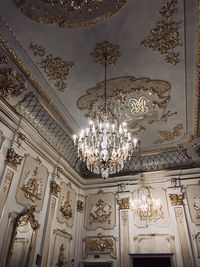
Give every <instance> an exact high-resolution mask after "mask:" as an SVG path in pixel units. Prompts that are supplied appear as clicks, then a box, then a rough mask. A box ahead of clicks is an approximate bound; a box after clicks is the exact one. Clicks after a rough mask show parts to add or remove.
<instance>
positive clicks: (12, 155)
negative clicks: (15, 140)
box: [5, 148, 24, 168]
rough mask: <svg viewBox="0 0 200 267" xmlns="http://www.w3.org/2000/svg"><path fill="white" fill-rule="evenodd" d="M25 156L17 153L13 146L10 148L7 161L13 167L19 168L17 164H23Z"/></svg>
mask: <svg viewBox="0 0 200 267" xmlns="http://www.w3.org/2000/svg"><path fill="white" fill-rule="evenodd" d="M23 158H24V157H23V156H20V155H19V154H17V153H16V152H15V150H14V149H13V148H9V149H8V152H7V155H6V160H5V162H6V163H7V164H9V165H10V166H11V167H14V168H17V166H18V165H20V164H21V162H22V160H23Z"/></svg>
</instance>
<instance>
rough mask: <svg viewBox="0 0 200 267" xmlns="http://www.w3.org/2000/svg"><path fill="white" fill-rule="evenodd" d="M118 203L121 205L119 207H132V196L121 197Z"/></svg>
mask: <svg viewBox="0 0 200 267" xmlns="http://www.w3.org/2000/svg"><path fill="white" fill-rule="evenodd" d="M117 204H118V205H119V209H120V210H121V209H130V198H129V197H126V198H119V199H118V200H117Z"/></svg>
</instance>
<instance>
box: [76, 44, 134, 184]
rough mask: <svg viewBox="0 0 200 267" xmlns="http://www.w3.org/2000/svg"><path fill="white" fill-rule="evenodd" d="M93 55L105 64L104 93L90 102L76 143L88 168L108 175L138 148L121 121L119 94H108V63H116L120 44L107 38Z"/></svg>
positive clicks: (79, 154)
mask: <svg viewBox="0 0 200 267" xmlns="http://www.w3.org/2000/svg"><path fill="white" fill-rule="evenodd" d="M91 55H92V56H93V58H94V62H96V63H99V64H103V65H104V67H105V80H104V87H103V88H102V90H103V95H102V96H101V97H99V101H97V102H95V103H93V105H92V106H91V110H90V114H89V117H90V125H89V126H88V128H86V130H82V131H81V133H80V135H79V138H78V139H77V137H76V136H74V143H75V144H76V145H77V149H78V156H79V157H80V158H81V159H82V160H83V161H84V162H85V163H86V166H87V168H88V169H89V170H90V171H91V172H93V173H97V174H101V176H102V177H103V178H104V179H106V178H108V176H109V175H110V174H115V173H116V172H119V171H121V170H122V169H123V167H124V164H125V162H126V161H127V160H128V159H129V157H130V156H131V155H132V153H133V151H134V150H135V148H136V145H137V140H136V139H134V138H132V137H131V133H130V132H129V131H128V129H127V128H126V125H125V123H123V122H121V121H120V114H121V102H120V101H119V99H120V98H118V99H117V98H110V97H109V96H107V66H108V65H114V64H115V63H116V61H117V58H118V57H119V56H120V52H119V46H117V45H113V44H110V43H109V42H107V41H105V42H103V43H98V44H96V47H95V50H94V52H92V53H91ZM122 99H123V98H122Z"/></svg>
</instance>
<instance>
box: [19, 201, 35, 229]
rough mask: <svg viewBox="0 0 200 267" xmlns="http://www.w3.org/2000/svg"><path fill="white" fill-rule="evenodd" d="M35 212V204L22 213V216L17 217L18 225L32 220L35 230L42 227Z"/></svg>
mask: <svg viewBox="0 0 200 267" xmlns="http://www.w3.org/2000/svg"><path fill="white" fill-rule="evenodd" d="M34 212H35V206H31V207H30V208H29V209H27V210H26V211H24V213H23V214H20V217H19V218H18V219H17V225H18V226H24V225H26V224H27V223H28V222H30V224H31V228H32V229H33V230H36V229H38V228H39V227H40V224H39V223H38V221H37V220H36V219H35V216H34Z"/></svg>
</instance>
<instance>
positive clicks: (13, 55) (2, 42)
mask: <svg viewBox="0 0 200 267" xmlns="http://www.w3.org/2000/svg"><path fill="white" fill-rule="evenodd" d="M0 21H2V22H3V23H4V24H5V25H6V26H7V27H8V28H9V31H10V32H11V34H12V35H14V33H13V32H12V30H11V29H10V27H9V26H8V25H7V24H6V23H5V21H4V20H3V19H2V18H0ZM14 36H15V35H14ZM0 45H2V47H3V48H4V49H5V51H6V52H7V53H8V54H9V55H10V57H11V58H12V60H13V61H14V62H15V64H16V65H17V66H18V67H19V69H20V70H21V71H22V72H23V74H24V75H25V76H27V77H28V78H29V81H30V82H31V84H32V85H33V87H34V88H35V89H36V91H37V92H38V93H39V94H40V96H41V97H42V98H43V99H45V101H46V103H47V104H48V105H49V106H50V107H51V108H52V110H53V111H54V113H55V114H56V115H57V116H59V118H60V120H61V121H62V122H63V124H64V125H65V127H66V128H67V130H68V131H69V132H70V133H73V130H72V128H71V127H70V126H69V121H68V120H66V119H65V118H64V116H63V114H61V112H60V111H59V110H58V108H57V107H56V106H55V105H54V103H53V102H52V99H51V98H50V97H49V95H48V94H47V93H46V92H45V91H44V89H43V88H42V86H41V85H40V84H39V83H38V82H37V81H36V80H35V79H34V78H33V76H32V75H31V72H30V70H29V69H28V68H27V66H26V65H25V64H24V63H23V62H22V60H21V59H20V58H19V57H18V56H17V54H16V52H15V51H14V50H13V48H12V47H11V46H10V45H9V43H8V42H7V40H6V39H5V38H4V37H3V36H2V35H1V34H0Z"/></svg>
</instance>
